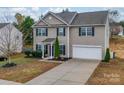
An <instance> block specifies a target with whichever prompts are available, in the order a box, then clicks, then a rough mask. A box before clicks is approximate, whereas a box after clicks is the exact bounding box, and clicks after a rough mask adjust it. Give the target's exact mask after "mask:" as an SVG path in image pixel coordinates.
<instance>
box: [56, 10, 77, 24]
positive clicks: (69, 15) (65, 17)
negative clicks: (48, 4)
mask: <svg viewBox="0 0 124 93" xmlns="http://www.w3.org/2000/svg"><path fill="white" fill-rule="evenodd" d="M75 13H76V12H68V11H64V12H60V13H55V14H56V15H57V16H58V17H59V18H61V19H62V20H64V21H65V22H67V23H69V22H70V21H71V20H72V18H73V17H74V15H75Z"/></svg>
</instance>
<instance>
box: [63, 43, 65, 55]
mask: <svg viewBox="0 0 124 93" xmlns="http://www.w3.org/2000/svg"><path fill="white" fill-rule="evenodd" d="M63 50H64V51H63V55H65V45H63Z"/></svg>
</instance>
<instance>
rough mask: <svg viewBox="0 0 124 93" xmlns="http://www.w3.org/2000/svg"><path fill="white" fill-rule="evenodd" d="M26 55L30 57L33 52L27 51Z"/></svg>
mask: <svg viewBox="0 0 124 93" xmlns="http://www.w3.org/2000/svg"><path fill="white" fill-rule="evenodd" d="M24 53H25V55H26V56H28V57H29V56H30V55H31V54H32V51H31V50H25V51H24Z"/></svg>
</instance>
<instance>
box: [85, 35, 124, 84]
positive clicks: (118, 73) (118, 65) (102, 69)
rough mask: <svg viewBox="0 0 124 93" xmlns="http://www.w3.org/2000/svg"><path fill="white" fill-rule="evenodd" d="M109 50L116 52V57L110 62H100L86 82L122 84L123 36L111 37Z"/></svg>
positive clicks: (123, 66)
mask: <svg viewBox="0 0 124 93" xmlns="http://www.w3.org/2000/svg"><path fill="white" fill-rule="evenodd" d="M110 50H112V51H114V52H116V57H117V58H116V59H114V60H111V61H110V63H103V62H101V63H100V64H99V65H98V67H97V68H96V70H95V71H94V73H93V74H92V76H91V77H90V78H89V80H88V81H87V83H86V84H94V85H98V84H104V85H113V84H115V85H118V84H119V85H120V84H124V37H113V38H112V39H111V40H110Z"/></svg>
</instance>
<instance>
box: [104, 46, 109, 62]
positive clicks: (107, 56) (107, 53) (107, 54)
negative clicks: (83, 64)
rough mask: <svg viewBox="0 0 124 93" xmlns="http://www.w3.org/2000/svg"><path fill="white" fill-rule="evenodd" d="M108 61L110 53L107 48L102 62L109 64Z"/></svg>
mask: <svg viewBox="0 0 124 93" xmlns="http://www.w3.org/2000/svg"><path fill="white" fill-rule="evenodd" d="M109 60H110V51H109V48H107V49H106V55H105V58H104V61H105V62H109Z"/></svg>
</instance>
